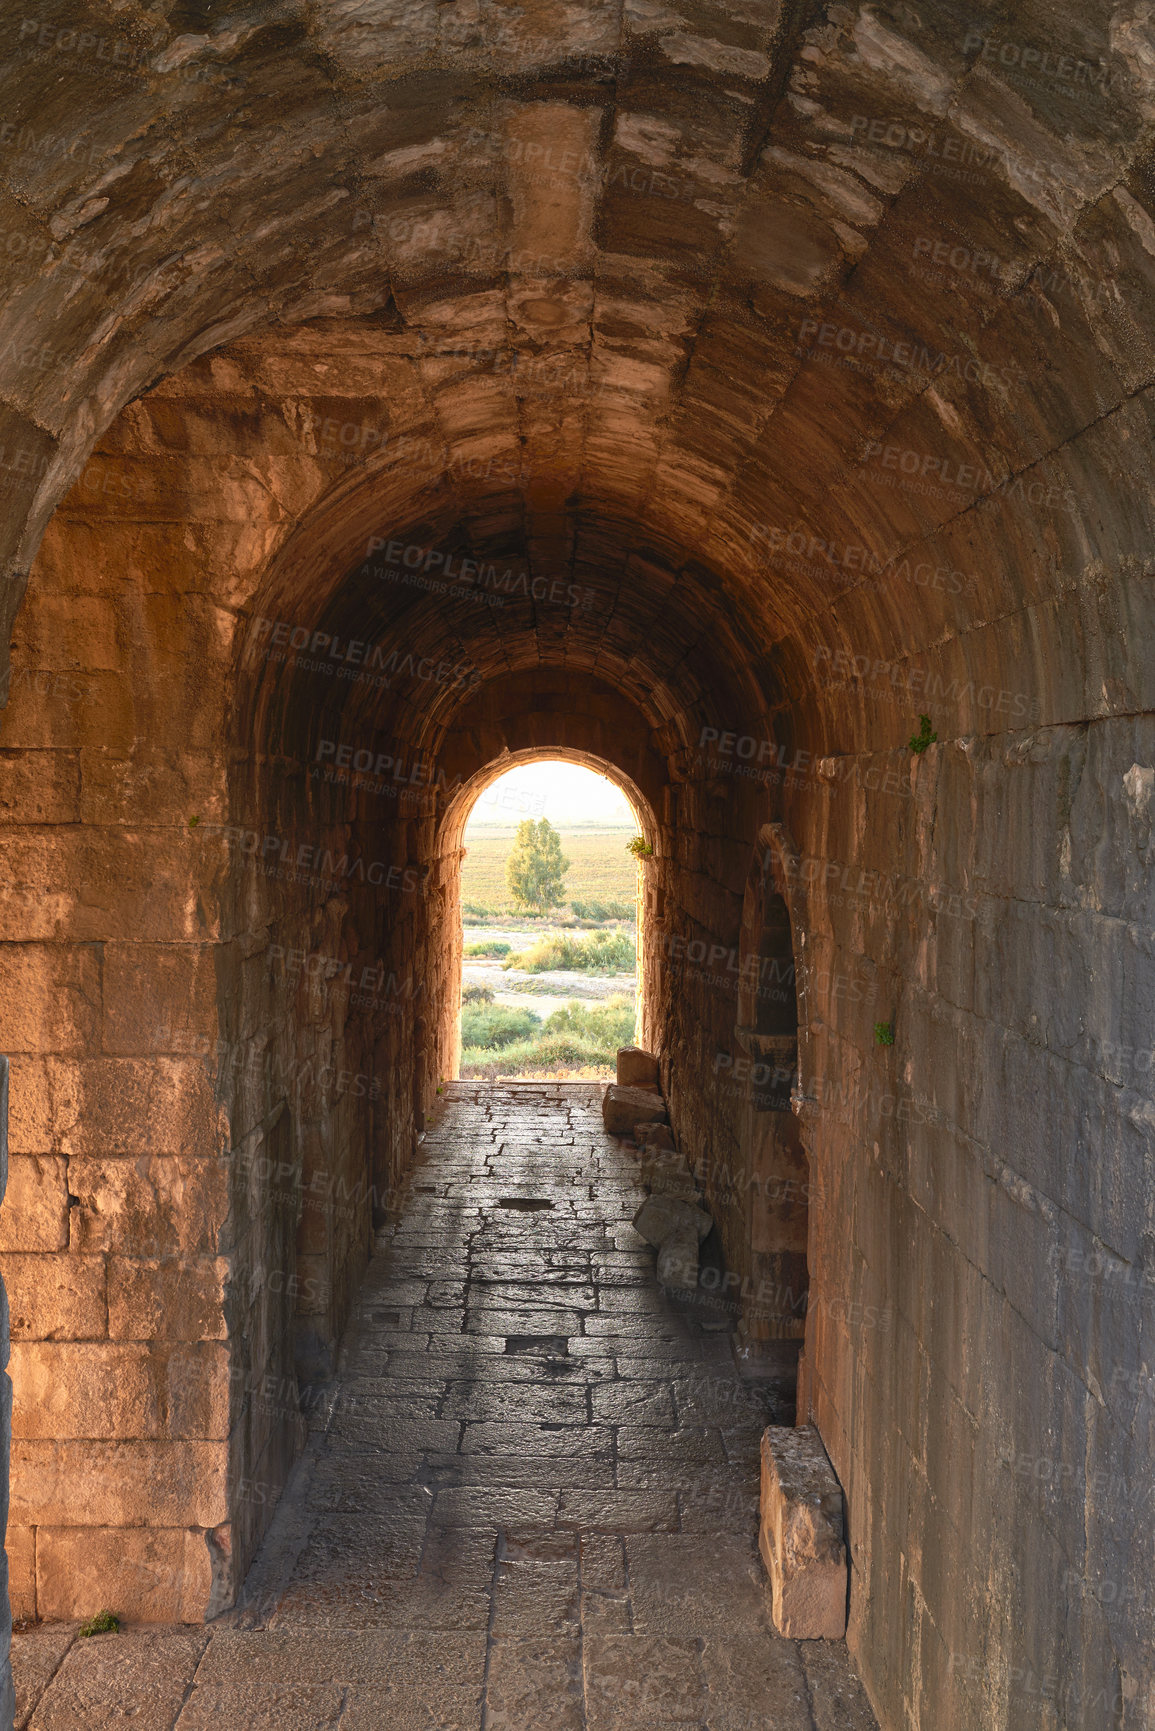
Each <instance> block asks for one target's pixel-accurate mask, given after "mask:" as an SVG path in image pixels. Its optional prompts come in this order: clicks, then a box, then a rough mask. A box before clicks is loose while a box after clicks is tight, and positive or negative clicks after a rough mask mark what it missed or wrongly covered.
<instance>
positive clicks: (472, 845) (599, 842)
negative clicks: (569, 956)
mask: <svg viewBox="0 0 1155 1731" xmlns="http://www.w3.org/2000/svg"><path fill="white" fill-rule="evenodd" d="M633 834H634V831H633V830H632V829H588V830H573V829H570V830H565V829H563V830H562V831H561V849H562V852H563V854H564V855H565V857H566V858H567V859H568V860H569V862H570V868H569V871H568V872H567V874H566V880H565V894H566V900H567V902H568V901H569V900H571V899H576V900H577V901H589V900H595V901H597V900H600V901H626V902H632V901H633V900H634V898H635V896H636V894H637V881H638V880H637V869H638V868H637V862H636V861H635V859H634V857H633V855H632V854H630V853H627V852H626V843H627V842H628V841H629V839H630V837H631V835H633ZM515 840H516V830H515V828H513V827H512V826H511V827H510V828H509V829H508V830H496V829H486V830H485V831H484V832H482V833H481V834H476V835H472V836H467V837H466V843H465V849H466V851H465V862H464V864H463V865H462V868H461V900H462V904H463V906H464V907H465V909H466V913H467V915H469V914H473V915H474V916H475V917H479V916H480V913H481V910H482V909H484V910H485V912H487V913H489V914H512V913H513V911H514V904H513V902H512V900H511V899H510V895H509V891H508V890H507V889H506V887H505V862H506V860H507V859H508V858H509V856H510V854H511V852H512V851H513V846H514V842H515ZM558 912H559V913H560V914H562V915H563V917H564V914H565V912H566V910H565V909H559V910H558Z"/></svg>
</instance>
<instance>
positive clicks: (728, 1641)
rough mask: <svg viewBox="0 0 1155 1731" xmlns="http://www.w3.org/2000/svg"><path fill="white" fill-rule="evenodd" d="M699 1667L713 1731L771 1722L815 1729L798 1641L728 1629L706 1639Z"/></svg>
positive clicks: (756, 1730)
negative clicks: (704, 1684) (812, 1722)
mask: <svg viewBox="0 0 1155 1731" xmlns="http://www.w3.org/2000/svg"><path fill="white" fill-rule="evenodd" d="M701 1663H702V1675H703V1677H704V1678H705V1680H706V1688H707V1704H706V1722H707V1724H708V1725H709V1727H710V1731H762V1728H763V1727H764V1726H765V1725H766V1724H767V1722H768V1721H769V1723H770V1724H772V1725H773V1727H774V1731H814V1727H813V1725H812V1724H811V1719H810V1705H809V1699H808V1692H809V1688H808V1682H807V1677H806V1673H805V1671H804V1669H803V1664H802V1660H801V1658H800V1657H799V1649H798V1645H797V1643H796V1642H794V1641H788V1640H785V1639H783V1637H782V1636H780V1635H779V1636H776V1635H772V1634H767V1633H766V1632H765V1631H764V1630H759V1631H757V1633H755V1634H754V1635H753V1636H751V1635H750V1634H748V1633H735V1631H733V1630H729V1631H727V1632H726V1633H725V1634H719V1635H716V1636H710V1637H707V1639H706V1640H704V1641H703V1643H702V1660H701ZM771 1714H772V1717H771ZM839 1724H840V1731H842V1727H841V1722H839ZM844 1731H852V1727H851V1724H850V1722H849V1721H848V1722H847V1724H846V1726H845V1728H844Z"/></svg>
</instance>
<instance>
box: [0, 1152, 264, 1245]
mask: <svg viewBox="0 0 1155 1731" xmlns="http://www.w3.org/2000/svg"><path fill="white" fill-rule="evenodd" d="M68 1176H69V1179H70V1181H71V1185H72V1190H73V1193H74V1194H75V1195H76V1196H77V1197H78V1198H79V1201H78V1204H77V1206H76V1207H74V1208H73V1210H72V1245H73V1248H74V1249H76V1250H94V1251H95V1250H114V1251H121V1252H124V1251H131V1252H132V1253H133V1254H134V1255H136V1256H143V1257H153V1256H164V1255H171V1254H174V1253H178V1252H179V1253H181V1254H183V1255H193V1256H197V1255H200V1256H211V1255H213V1254H215V1252H216V1251H217V1249H218V1248H219V1243H220V1238H221V1232H222V1229H223V1225H224V1222H225V1220H226V1218H227V1216H228V1208H229V1195H228V1166H227V1163H226V1162H225V1161H223V1160H197V1159H195V1158H194V1159H190V1158H185V1157H183V1156H179V1155H154V1156H152V1157H150V1158H145V1159H137V1160H122V1159H115V1158H99V1157H93V1158H88V1157H86V1156H77V1157H75V1158H73V1159H72V1160H71V1161H70V1162H69V1169H68ZM6 1211H7V1210H6V1208H5V1209H0V1230H2V1225H3V1220H4V1215H5V1213H6ZM14 1248H15V1247H14ZM20 1248H24V1246H20ZM46 1248H47V1247H46ZM51 1248H55V1246H52V1247H51Z"/></svg>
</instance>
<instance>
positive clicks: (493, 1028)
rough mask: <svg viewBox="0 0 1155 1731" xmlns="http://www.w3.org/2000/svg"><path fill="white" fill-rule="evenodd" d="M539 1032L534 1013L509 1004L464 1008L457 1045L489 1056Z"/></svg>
mask: <svg viewBox="0 0 1155 1731" xmlns="http://www.w3.org/2000/svg"><path fill="white" fill-rule="evenodd" d="M540 1031H541V1017H540V1016H539V1015H538V1014H537V1013H536V1011H534V1010H530V1009H524V1010H519V1009H515V1008H514V1007H513V1006H512V1005H511V1004H465V1005H463V1007H462V1011H461V1044H462V1045H463V1046H466V1047H469V1048H471V1049H472V1048H476V1049H477V1050H478V1051H486V1052H491V1051H494V1050H499V1051H500V1050H501V1049H502V1048H503V1047H505V1046H512V1045H513V1044H514V1042H515V1041H517V1040H527V1039H529V1038H531V1037H532V1036H534V1035H536V1034H538V1033H539V1032H540Z"/></svg>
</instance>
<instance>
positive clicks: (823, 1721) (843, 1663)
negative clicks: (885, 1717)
mask: <svg viewBox="0 0 1155 1731" xmlns="http://www.w3.org/2000/svg"><path fill="white" fill-rule="evenodd" d="M796 1647H797V1651H798V1654H799V1656H800V1659H801V1662H802V1667H803V1670H804V1671H805V1672H806V1677H807V1682H808V1683H809V1687H810V1701H811V1706H812V1709H813V1713H814V1731H877V1725H878V1722H877V1720H876V1719H875V1717H874V1713H873V1711H872V1709H871V1705H870V1702H869V1700H868V1698H867V1694H866V1690H865V1689H864V1688H863V1687H862V1684H861V1682H860V1681H859V1678H858V1673H857V1672H856V1671H855V1669H854V1665H853V1663H852V1662H851V1658H850V1654H849V1653H848V1652H847V1650H846V1643H845V1641H799V1642H797V1643H796Z"/></svg>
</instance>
